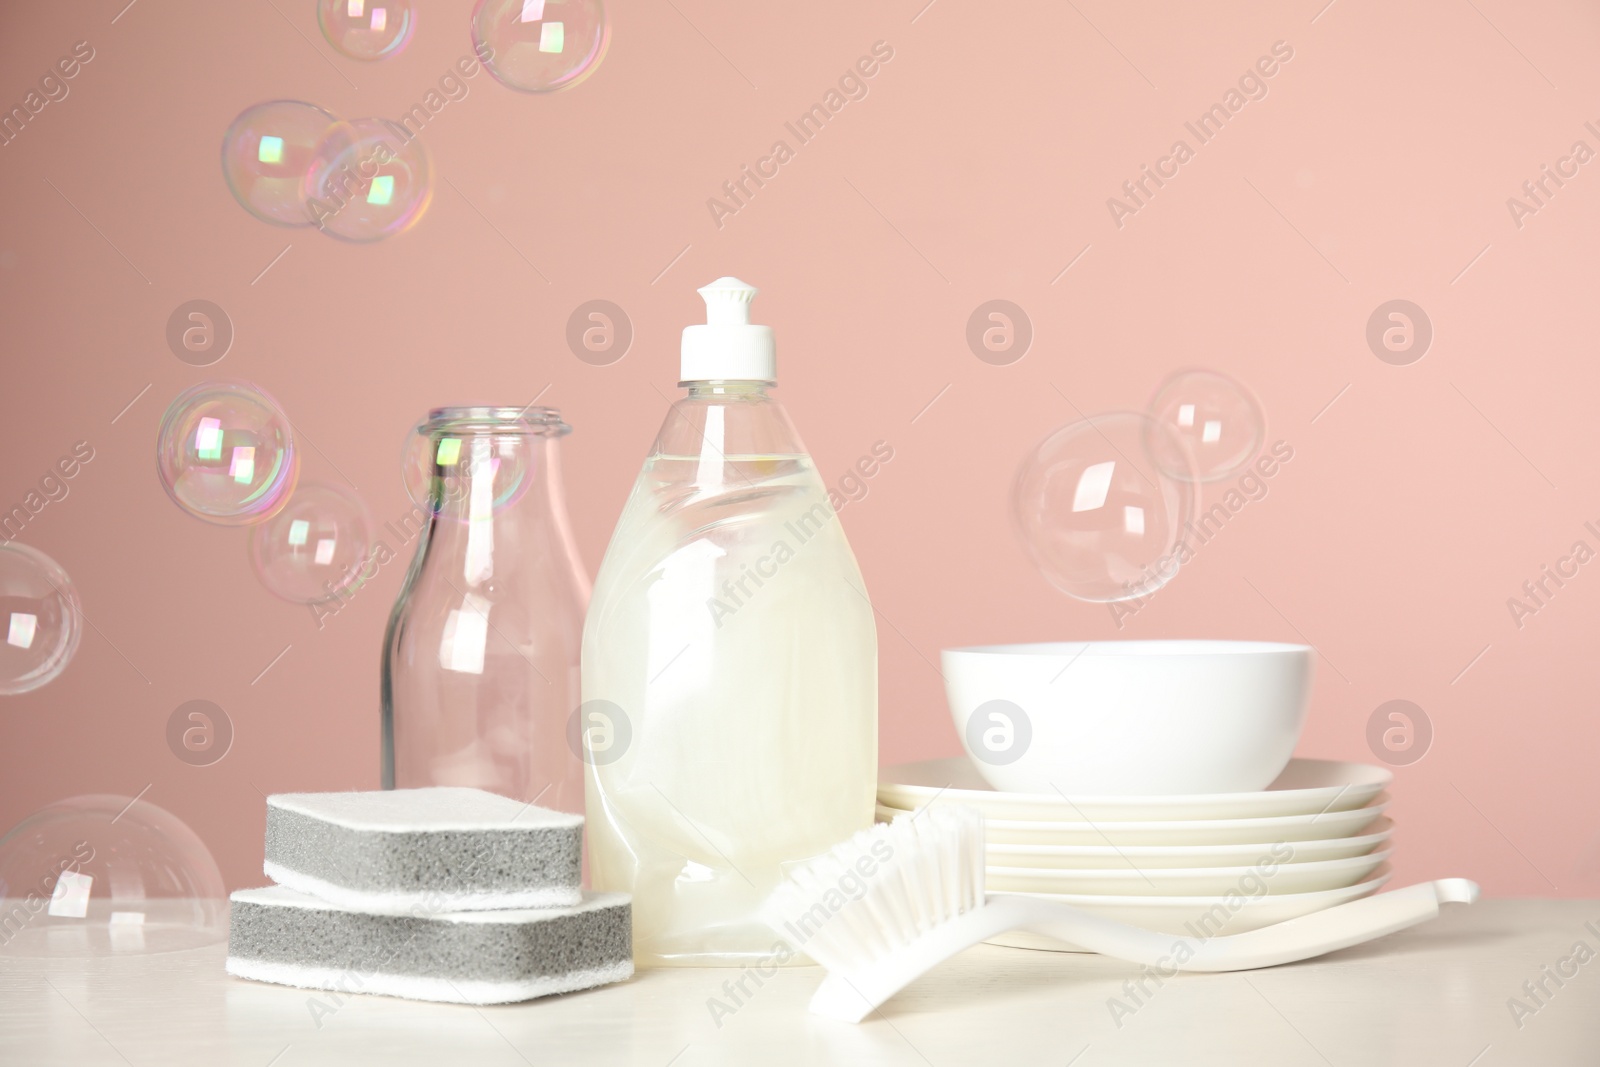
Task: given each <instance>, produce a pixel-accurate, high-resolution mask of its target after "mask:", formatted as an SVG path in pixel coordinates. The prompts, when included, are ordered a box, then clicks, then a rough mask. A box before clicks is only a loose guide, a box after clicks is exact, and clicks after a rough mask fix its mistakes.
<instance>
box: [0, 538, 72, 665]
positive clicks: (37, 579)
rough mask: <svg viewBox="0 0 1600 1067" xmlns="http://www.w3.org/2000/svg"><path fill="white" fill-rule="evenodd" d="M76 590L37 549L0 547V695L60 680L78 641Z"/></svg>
mask: <svg viewBox="0 0 1600 1067" xmlns="http://www.w3.org/2000/svg"><path fill="white" fill-rule="evenodd" d="M82 620H83V609H82V608H81V607H80V606H79V604H78V591H77V589H75V588H74V587H73V585H72V579H71V578H68V577H67V572H66V571H64V570H62V569H61V564H59V563H57V562H56V561H55V560H53V559H51V558H50V557H49V556H47V555H45V554H44V553H43V552H40V551H39V550H38V549H36V548H29V547H28V546H27V545H24V544H19V543H18V542H16V541H10V542H7V543H6V544H3V545H0V636H3V637H4V643H0V695H6V696H14V695H16V694H17V693H27V692H30V691H32V690H34V689H38V688H39V687H40V686H42V685H49V684H50V683H51V682H53V681H55V679H56V678H58V677H60V675H61V672H62V671H64V670H66V669H67V664H68V663H69V662H70V661H71V660H72V654H73V653H74V652H76V651H77V650H78V641H79V640H80V639H81V638H82V637H83V622H82Z"/></svg>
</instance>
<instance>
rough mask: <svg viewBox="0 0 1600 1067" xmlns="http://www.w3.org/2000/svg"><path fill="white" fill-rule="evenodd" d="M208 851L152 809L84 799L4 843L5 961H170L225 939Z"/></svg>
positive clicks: (217, 877)
mask: <svg viewBox="0 0 1600 1067" xmlns="http://www.w3.org/2000/svg"><path fill="white" fill-rule="evenodd" d="M227 895H228V894H227V891H226V889H224V888H223V883H222V874H221V872H219V871H218V870H217V864H216V861H215V860H213V859H212V858H211V853H210V852H209V851H207V850H206V846H205V844H204V843H203V842H202V841H201V840H200V838H198V837H196V836H195V833H194V831H193V830H191V829H189V827H187V826H185V825H184V823H183V821H182V820H181V819H179V818H178V817H177V816H176V815H173V814H172V813H171V812H168V811H165V810H163V809H162V808H159V807H157V806H156V805H154V804H152V803H150V802H149V801H147V800H141V799H136V798H132V797H124V796H109V795H104V794H102V795H96V796H81V797H73V798H72V799H70V800H62V801H58V802H57V803H54V804H51V805H49V806H48V807H46V808H44V809H43V810H42V811H40V812H38V813H37V814H35V815H33V816H30V817H29V818H27V819H24V820H23V821H22V822H20V823H18V824H17V825H16V827H15V828H13V829H12V830H11V832H10V833H8V834H6V835H5V837H3V838H0V958H3V957H6V956H52V957H63V956H105V955H120V954H124V953H130V954H131V953H150V952H172V951H176V950H178V949H187V948H196V947H199V946H202V945H209V944H214V943H215V942H218V941H221V940H223V939H224V938H226V937H227V936H228V901H227V899H226V898H227Z"/></svg>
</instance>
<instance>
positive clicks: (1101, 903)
mask: <svg viewBox="0 0 1600 1067" xmlns="http://www.w3.org/2000/svg"><path fill="white" fill-rule="evenodd" d="M1390 877H1392V872H1391V871H1390V870H1389V868H1388V867H1387V866H1384V867H1381V868H1379V869H1378V871H1377V872H1375V873H1374V874H1373V875H1372V877H1370V878H1368V879H1367V880H1366V881H1364V882H1357V883H1356V884H1355V885H1351V886H1345V887H1344V888H1343V889H1324V890H1322V891H1320V892H1316V893H1278V894H1272V895H1267V896H1259V897H1242V898H1239V899H1238V900H1237V901H1230V900H1229V899H1228V898H1226V897H1219V896H1203V897H1114V896H1095V895H1093V894H1088V893H1026V894H1022V895H1023V896H1036V897H1044V898H1046V899H1048V900H1059V901H1062V902H1063V903H1066V904H1071V905H1074V906H1075V907H1078V908H1081V909H1083V910H1084V911H1086V912H1088V913H1089V914H1091V915H1100V916H1104V917H1105V918H1107V919H1115V920H1117V921H1118V922H1125V923H1128V924H1130V925H1133V926H1140V927H1143V928H1144V929H1146V930H1154V931H1156V932H1157V933H1165V934H1172V935H1173V936H1174V938H1175V939H1176V938H1200V939H1202V940H1208V939H1210V938H1213V937H1216V936H1218V935H1219V934H1242V933H1244V932H1245V931H1247V930H1259V929H1261V928H1262V927H1264V926H1271V925H1273V924H1274V923H1281V922H1286V921H1287V920H1289V919H1298V918H1299V917H1300V916H1302V915H1310V914H1312V913H1313V912H1318V911H1324V910H1326V909H1328V908H1332V907H1337V906H1338V905H1340V904H1344V903H1347V902H1349V901H1352V900H1359V899H1360V898H1362V897H1365V896H1371V895H1372V894H1373V893H1376V892H1377V891H1378V890H1379V889H1380V888H1382V887H1383V884H1384V883H1385V882H1387V881H1388V880H1389V879H1390ZM1175 943H1176V942H1175ZM989 944H991V945H1008V946H1010V947H1012V948H1038V949H1048V950H1050V951H1053V952H1082V951H1084V950H1083V949H1081V948H1078V947H1077V946H1076V945H1069V944H1067V943H1066V942H1064V941H1057V940H1055V939H1054V938H1050V937H1042V936H1040V935H1039V934H1030V933H1026V932H1021V931H1018V932H1013V933H1009V934H1001V935H999V936H998V937H992V938H990V939H989Z"/></svg>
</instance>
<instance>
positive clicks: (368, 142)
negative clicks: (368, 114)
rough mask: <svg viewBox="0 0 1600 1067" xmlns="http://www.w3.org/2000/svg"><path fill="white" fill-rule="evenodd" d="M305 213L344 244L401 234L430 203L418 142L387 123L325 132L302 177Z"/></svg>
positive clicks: (343, 125)
mask: <svg viewBox="0 0 1600 1067" xmlns="http://www.w3.org/2000/svg"><path fill="white" fill-rule="evenodd" d="M305 193H306V209H307V210H308V211H309V212H310V213H311V219H312V221H313V222H314V223H315V224H316V226H317V228H318V229H320V230H321V231H322V232H323V233H325V234H328V235H329V236H332V237H338V238H341V239H343V240H346V241H357V242H369V241H381V240H382V239H383V238H385V237H390V236H393V235H394V234H397V233H404V232H405V231H406V230H409V229H410V228H411V227H412V226H415V225H416V223H417V221H418V220H419V219H421V218H422V216H423V213H424V212H426V211H427V210H428V204H429V203H431V202H432V200H433V164H432V163H431V162H430V161H429V159H428V152H427V150H426V149H425V148H423V147H422V140H421V139H420V138H418V137H415V136H413V135H412V134H411V133H410V131H408V130H407V129H406V128H405V127H404V126H402V125H400V124H399V123H397V122H391V121H390V120H388V119H354V120H352V121H350V122H340V123H336V124H335V125H333V126H331V127H329V128H328V131H327V133H326V134H325V135H324V136H323V138H322V142H321V143H320V144H318V145H317V150H316V154H315V158H314V159H313V160H312V163H311V169H310V171H309V172H308V173H307V175H306V185H305Z"/></svg>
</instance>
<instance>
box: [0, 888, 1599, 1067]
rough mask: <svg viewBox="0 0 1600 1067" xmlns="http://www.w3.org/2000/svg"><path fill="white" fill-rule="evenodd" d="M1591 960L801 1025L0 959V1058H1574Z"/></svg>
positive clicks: (959, 992)
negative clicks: (352, 991)
mask: <svg viewBox="0 0 1600 1067" xmlns="http://www.w3.org/2000/svg"><path fill="white" fill-rule="evenodd" d="M1580 946H1582V947H1580ZM1597 953H1600V901H1533V900H1490V901H1482V902H1480V903H1478V904H1475V905H1472V906H1470V907H1452V908H1449V909H1447V910H1446V912H1445V914H1444V915H1442V916H1441V917H1440V918H1439V919H1438V920H1436V921H1434V922H1432V923H1429V924H1426V925H1423V926H1420V927H1416V928H1414V929H1411V930H1407V931H1405V932H1402V933H1399V934H1395V935H1393V936H1392V937H1389V938H1386V939H1383V940H1381V941H1377V942H1374V943H1372V944H1369V945H1364V946H1358V947H1356V948H1352V949H1346V950H1344V951H1342V952H1338V953H1335V954H1333V955H1330V956H1326V957H1323V958H1321V959H1318V960H1311V961H1307V962H1305V963H1298V964H1293V965H1289V966H1284V967H1276V968H1272V969H1269V970H1260V971H1247V972H1240V973H1233V974H1197V975H1180V976H1178V977H1177V978H1173V979H1167V980H1166V981H1165V982H1163V983H1162V984H1161V985H1160V986H1159V987H1157V986H1155V985H1154V984H1153V983H1151V982H1150V981H1147V982H1146V986H1145V989H1144V990H1143V991H1140V990H1138V989H1136V988H1133V987H1132V986H1129V985H1126V983H1128V981H1129V980H1130V979H1136V978H1137V977H1138V968H1137V967H1135V966H1134V965H1132V964H1126V963H1121V962H1119V961H1117V960H1111V959H1106V958H1103V957H1100V956H1090V955H1083V954H1078V953H1055V952H1034V951H1028V950H1025V949H1008V948H999V947H994V946H989V945H980V946H978V947H977V948H975V949H972V950H970V951H968V952H966V953H964V954H962V955H961V956H959V957H957V958H956V959H954V960H951V961H949V962H947V963H945V964H943V965H942V966H940V967H939V968H937V969H936V970H934V971H933V972H931V973H930V974H928V975H926V976H925V977H923V978H922V979H920V980H919V981H917V982H916V983H914V984H913V985H912V986H910V987H909V988H908V989H907V990H905V991H904V992H903V993H901V995H900V996H898V997H897V998H895V999H894V1000H893V1001H891V1002H890V1003H889V1004H888V1005H886V1006H885V1007H884V1009H883V1010H882V1012H881V1013H880V1014H879V1015H877V1016H874V1017H872V1018H871V1019H869V1021H868V1022H866V1023H864V1024H862V1025H860V1026H849V1025H847V1024H841V1023H835V1022H832V1021H830V1020H827V1019H822V1018H818V1017H815V1016H812V1015H809V1014H807V1012H806V1010H805V1007H806V1001H807V999H808V998H809V997H810V995H811V993H812V991H813V990H814V989H815V988H816V985H817V982H818V980H819V978H820V974H821V972H820V971H819V970H818V969H816V968H813V967H804V968H789V969H786V970H782V971H780V972H779V973H778V976H777V977H776V978H771V979H767V980H765V983H764V984H763V985H761V986H760V987H759V988H757V986H756V985H755V983H754V981H753V980H751V979H746V981H745V988H746V990H747V992H748V994H749V995H742V994H740V993H739V992H738V990H737V989H736V988H735V987H734V983H735V982H736V981H737V980H738V979H739V977H740V975H741V972H738V971H734V970H728V969H670V970H650V971H642V972H640V973H639V974H638V975H637V976H636V977H635V978H634V979H633V980H632V981H630V982H627V983H624V984H622V985H617V986H611V987H608V988H604V989H598V990H591V991H588V992H585V993H576V994H571V995H568V996H562V997H551V998H546V999H544V1000H538V1001H532V1002H529V1003H525V1004H517V1005H510V1006H501V1007H492V1008H481V1009H480V1008H471V1007H461V1006H456V1005H440V1004H421V1003H414V1002H410V1001H403V1000H394V999H390V998H386V997H376V996H363V995H335V994H331V993H318V992H312V991H308V990H301V989H291V988H287V987H282V986H272V985H263V984H258V983H254V982H247V981H242V980H239V979H235V978H230V977H228V976H227V975H225V974H223V970H222V961H223V956H224V947H223V946H221V945H215V946H211V947H209V948H203V949H193V950H189V951H186V952H179V953H170V954H165V955H153V956H127V957H117V958H101V959H93V960H78V959H43V960H38V959H5V958H0V1063H3V1064H6V1065H22V1064H26V1065H29V1067H32V1065H34V1064H64V1065H65V1064H70V1065H72V1067H99V1065H101V1064H116V1065H123V1067H126V1065H130V1064H131V1065H137V1067H142V1065H144V1064H160V1065H162V1067H183V1065H188V1064H204V1065H205V1067H309V1065H315V1064H367V1063H371V1064H386V1065H399V1067H404V1065H408V1064H471V1065H473V1067H501V1065H504V1067H518V1065H528V1064H538V1065H540V1067H544V1065H546V1064H565V1063H579V1064H585V1065H589V1064H595V1065H604V1064H638V1065H642V1067H668V1065H669V1064H670V1065H673V1067H695V1065H697V1064H723V1063H736V1064H801V1063H805V1064H812V1063H848V1064H856V1063H873V1064H876V1063H882V1064H906V1065H912V1067H928V1065H930V1064H931V1065H944V1064H964V1063H973V1064H1007V1065H1009V1064H1056V1065H1067V1064H1072V1065H1074V1067H1097V1065H1103V1064H1120V1063H1130V1064H1146V1063H1148V1064H1184V1065H1193V1064H1227V1065H1230V1067H1232V1065H1237V1064H1271V1065H1273V1067H1295V1065H1300V1064H1305V1065H1314V1067H1322V1065H1328V1064H1334V1065H1341V1067H1342V1065H1345V1064H1350V1065H1378V1064H1407V1065H1410V1064H1416V1065H1426V1067H1469V1065H1470V1067H1492V1065H1497V1064H1538V1065H1541V1067H1561V1065H1565V1064H1586V1065H1592V1064H1600V963H1596V962H1593V957H1594V956H1595V955H1596V954H1597ZM724 983H727V984H726V985H725V984H724ZM1524 983H1527V985H1525V984H1524ZM1517 1005H1520V1006H1521V1007H1520V1010H1519V1009H1518V1008H1517Z"/></svg>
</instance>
